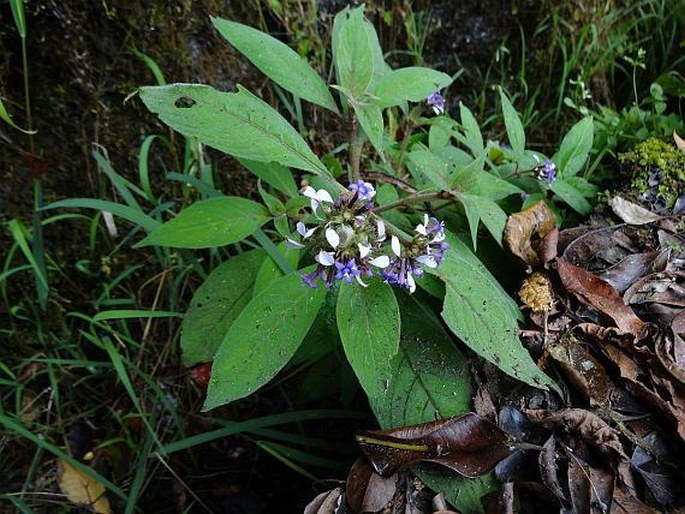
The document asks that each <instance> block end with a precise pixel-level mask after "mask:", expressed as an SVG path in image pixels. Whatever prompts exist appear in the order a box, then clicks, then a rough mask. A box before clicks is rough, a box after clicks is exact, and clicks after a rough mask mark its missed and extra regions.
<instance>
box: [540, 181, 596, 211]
mask: <svg viewBox="0 0 685 514" xmlns="http://www.w3.org/2000/svg"><path fill="white" fill-rule="evenodd" d="M550 189H551V190H552V191H553V192H554V194H556V195H558V196H559V198H561V199H562V200H563V201H564V202H566V203H567V204H568V205H569V206H570V207H571V208H572V209H573V210H575V211H576V212H578V213H579V214H582V215H583V216H585V215H586V214H590V211H591V210H592V206H591V205H590V202H588V201H587V200H586V199H585V196H583V193H581V192H580V191H578V190H577V189H576V188H575V187H573V186H572V185H571V184H569V183H568V182H566V181H565V180H564V179H562V178H557V179H556V180H555V181H554V182H552V184H551V185H550Z"/></svg>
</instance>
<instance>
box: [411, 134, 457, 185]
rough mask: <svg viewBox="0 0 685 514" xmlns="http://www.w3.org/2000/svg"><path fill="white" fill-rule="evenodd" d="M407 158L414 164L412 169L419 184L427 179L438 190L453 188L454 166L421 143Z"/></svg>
mask: <svg viewBox="0 0 685 514" xmlns="http://www.w3.org/2000/svg"><path fill="white" fill-rule="evenodd" d="M407 158H408V161H409V163H410V164H413V169H412V168H410V169H411V172H412V175H414V176H415V179H417V182H418V183H419V184H421V183H424V182H425V179H427V180H428V182H429V183H430V184H431V185H432V186H433V189H437V190H438V191H449V190H450V189H451V183H450V182H451V179H450V171H451V168H452V167H451V166H450V165H449V163H447V162H445V161H444V160H442V159H441V158H440V157H438V156H437V155H435V154H434V153H432V152H429V151H428V150H426V149H425V148H422V147H421V146H419V145H416V146H415V147H414V149H412V151H411V152H410V153H409V154H408V155H407ZM416 173H419V174H420V175H419V177H416ZM423 177H425V179H423Z"/></svg>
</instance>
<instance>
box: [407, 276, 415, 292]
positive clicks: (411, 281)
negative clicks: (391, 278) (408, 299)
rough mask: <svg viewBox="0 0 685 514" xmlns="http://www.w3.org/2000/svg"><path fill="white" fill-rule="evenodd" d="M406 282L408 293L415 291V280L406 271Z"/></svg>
mask: <svg viewBox="0 0 685 514" xmlns="http://www.w3.org/2000/svg"><path fill="white" fill-rule="evenodd" d="M407 284H408V285H409V293H410V294H411V293H413V292H414V291H416V281H415V280H414V277H412V276H411V275H410V274H409V273H407Z"/></svg>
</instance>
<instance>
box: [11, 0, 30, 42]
mask: <svg viewBox="0 0 685 514" xmlns="http://www.w3.org/2000/svg"><path fill="white" fill-rule="evenodd" d="M10 9H11V10H12V16H13V17H14V26H15V27H17V32H19V36H20V37H21V38H22V39H24V38H26V15H25V14H24V0H10Z"/></svg>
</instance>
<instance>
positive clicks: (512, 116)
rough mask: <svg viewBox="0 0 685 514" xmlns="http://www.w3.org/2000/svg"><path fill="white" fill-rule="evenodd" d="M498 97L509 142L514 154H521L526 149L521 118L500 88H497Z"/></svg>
mask: <svg viewBox="0 0 685 514" xmlns="http://www.w3.org/2000/svg"><path fill="white" fill-rule="evenodd" d="M499 97H500V101H501V102H502V114H503V115H504V125H505V127H506V128H507V137H508V138H509V144H510V145H511V148H512V150H513V151H514V155H515V156H521V155H523V151H524V150H525V149H526V134H525V132H524V131H523V123H521V118H520V117H519V115H518V113H517V112H516V109H514V106H513V105H511V102H510V101H509V98H507V95H506V94H505V93H504V90H503V89H502V88H499Z"/></svg>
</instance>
